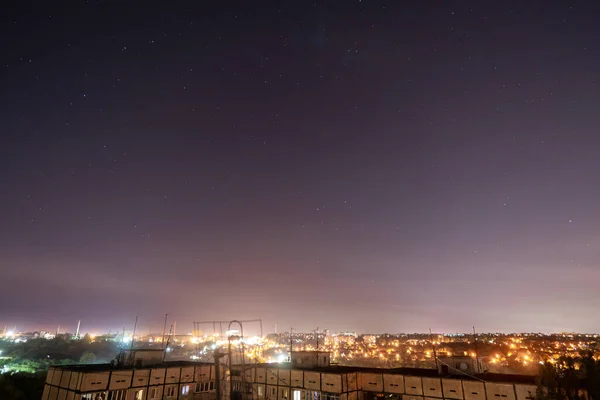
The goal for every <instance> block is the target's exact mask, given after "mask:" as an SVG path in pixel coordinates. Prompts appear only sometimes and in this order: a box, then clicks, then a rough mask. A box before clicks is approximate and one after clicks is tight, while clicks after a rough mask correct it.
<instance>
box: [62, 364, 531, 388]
mask: <svg viewBox="0 0 600 400" xmlns="http://www.w3.org/2000/svg"><path fill="white" fill-rule="evenodd" d="M205 365H214V364H212V363H206V362H197V361H165V362H161V363H156V364H152V365H146V366H143V367H139V368H133V367H131V366H118V365H114V364H83V365H82V364H79V365H56V366H54V367H53V368H57V369H63V370H66V371H76V372H105V371H119V370H128V369H152V368H172V367H192V366H205ZM240 367H241V365H236V366H234V368H236V369H237V368H240ZM246 367H262V368H274V369H303V370H307V371H315V372H322V373H329V374H347V373H353V372H365V373H374V374H392V375H409V376H420V377H440V378H445V377H447V376H445V375H440V374H438V371H437V370H436V369H429V368H365V367H349V366H343V365H330V366H327V367H314V368H306V369H305V368H297V367H293V366H292V365H291V364H290V363H280V364H268V363H261V364H251V365H246ZM448 378H456V379H462V380H470V381H474V380H477V381H483V382H494V383H520V384H527V385H535V384H536V377H535V376H532V375H513V374H492V373H484V374H477V375H462V374H458V375H454V376H451V377H450V376H448Z"/></svg>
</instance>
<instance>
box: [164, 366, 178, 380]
mask: <svg viewBox="0 0 600 400" xmlns="http://www.w3.org/2000/svg"><path fill="white" fill-rule="evenodd" d="M180 375H181V368H167V378H166V383H177V382H179V378H180Z"/></svg>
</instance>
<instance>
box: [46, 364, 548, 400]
mask: <svg viewBox="0 0 600 400" xmlns="http://www.w3.org/2000/svg"><path fill="white" fill-rule="evenodd" d="M291 358H292V359H291V362H289V363H280V364H251V365H245V366H241V365H236V366H234V367H233V368H232V371H231V372H230V371H228V369H227V368H226V367H225V366H224V365H221V366H220V367H219V371H218V372H219V373H218V377H219V381H218V382H217V374H216V372H217V370H216V369H215V366H214V365H213V364H204V363H193V362H185V361H175V362H166V363H165V362H162V361H158V360H156V358H154V359H153V358H152V357H149V356H147V355H146V356H145V358H144V357H140V356H139V355H133V356H131V355H130V356H129V358H128V360H129V362H127V363H125V364H123V363H121V364H119V363H117V364H112V365H111V364H103V365H75V366H61V367H54V368H51V369H50V370H49V371H48V376H47V379H46V386H45V389H44V394H43V397H42V400H217V399H216V386H217V383H219V386H220V388H221V390H220V393H221V400H534V399H535V395H536V389H537V388H536V385H535V379H534V377H531V376H518V375H500V374H481V375H477V376H471V375H465V374H462V376H451V375H442V374H440V372H439V371H437V370H435V369H411V368H394V369H380V368H360V367H344V366H337V365H332V364H331V363H330V362H329V360H330V358H329V355H328V354H323V353H322V352H319V353H315V354H308V353H307V352H294V353H292V357H291ZM140 359H141V361H140ZM153 360H154V361H153ZM230 384H231V385H230Z"/></svg>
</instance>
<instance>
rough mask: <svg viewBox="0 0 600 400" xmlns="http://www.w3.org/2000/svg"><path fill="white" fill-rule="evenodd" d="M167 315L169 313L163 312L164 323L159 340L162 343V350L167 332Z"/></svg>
mask: <svg viewBox="0 0 600 400" xmlns="http://www.w3.org/2000/svg"><path fill="white" fill-rule="evenodd" d="M168 316H169V314H165V323H164V325H163V334H162V340H161V344H162V345H163V350H164V349H165V348H164V345H165V334H166V333H167V317H168Z"/></svg>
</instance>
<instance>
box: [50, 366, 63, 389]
mask: <svg viewBox="0 0 600 400" xmlns="http://www.w3.org/2000/svg"><path fill="white" fill-rule="evenodd" d="M62 373H63V371H62V369H58V368H57V369H55V370H54V374H52V385H54V386H60V377H61V376H62Z"/></svg>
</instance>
